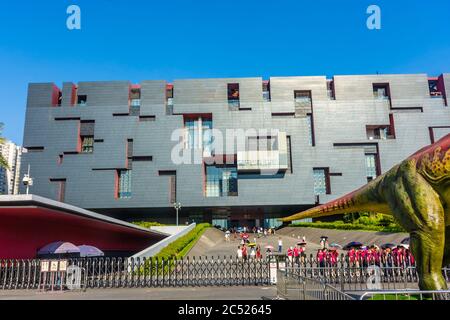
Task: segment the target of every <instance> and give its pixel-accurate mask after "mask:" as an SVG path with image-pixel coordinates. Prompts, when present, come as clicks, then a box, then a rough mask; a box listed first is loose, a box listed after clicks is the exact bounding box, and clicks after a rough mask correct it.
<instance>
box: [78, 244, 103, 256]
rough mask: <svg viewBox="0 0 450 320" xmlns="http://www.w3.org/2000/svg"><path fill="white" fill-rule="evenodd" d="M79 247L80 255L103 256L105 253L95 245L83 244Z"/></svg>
mask: <svg viewBox="0 0 450 320" xmlns="http://www.w3.org/2000/svg"><path fill="white" fill-rule="evenodd" d="M78 248H79V249H80V257H103V256H104V255H105V254H104V253H103V251H102V250H100V249H99V248H97V247H94V246H88V245H86V244H83V245H81V246H78Z"/></svg>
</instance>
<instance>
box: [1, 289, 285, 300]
mask: <svg viewBox="0 0 450 320" xmlns="http://www.w3.org/2000/svg"><path fill="white" fill-rule="evenodd" d="M276 295H277V290H276V287H275V286H242V287H239V286H234V287H183V288H117V289H87V290H86V291H85V292H79V291H76V292H75V291H73V292H70V291H64V292H60V291H58V292H49V291H48V292H40V291H38V290H5V291H2V290H0V300H22V299H26V300H91V299H95V300H260V299H262V297H266V298H274V297H276Z"/></svg>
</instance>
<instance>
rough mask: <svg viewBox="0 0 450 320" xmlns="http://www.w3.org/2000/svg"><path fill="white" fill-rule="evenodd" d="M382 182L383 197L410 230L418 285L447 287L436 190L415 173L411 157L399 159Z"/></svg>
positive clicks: (426, 288)
mask: <svg viewBox="0 0 450 320" xmlns="http://www.w3.org/2000/svg"><path fill="white" fill-rule="evenodd" d="M385 182H387V183H386V184H385V186H386V189H387V190H385V191H384V192H383V193H384V194H385V198H386V200H387V202H388V203H389V205H390V207H391V210H392V212H393V213H394V216H395V217H396V218H397V219H398V220H399V222H400V224H401V225H402V226H403V227H404V228H405V229H406V230H407V231H408V232H409V233H410V234H411V250H412V253H413V255H414V257H415V259H416V263H417V271H418V274H419V287H420V289H421V290H442V289H447V284H446V282H445V280H444V277H443V276H442V260H443V257H444V245H445V222H444V220H445V219H444V209H443V207H442V204H441V202H440V200H439V196H438V194H437V193H436V192H435V191H434V190H433V188H432V187H431V186H430V185H429V184H428V182H427V181H426V180H425V179H424V178H423V177H422V176H421V175H420V174H419V173H417V171H416V165H415V162H414V161H405V162H404V163H402V164H401V165H400V166H399V168H398V170H397V172H396V173H394V174H392V175H391V176H389V177H387V179H386V180H385ZM391 182H392V183H391Z"/></svg>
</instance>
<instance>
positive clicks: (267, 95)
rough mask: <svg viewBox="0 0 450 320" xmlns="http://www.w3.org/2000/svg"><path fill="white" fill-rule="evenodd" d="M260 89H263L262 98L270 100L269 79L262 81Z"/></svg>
mask: <svg viewBox="0 0 450 320" xmlns="http://www.w3.org/2000/svg"><path fill="white" fill-rule="evenodd" d="M262 91H263V100H264V101H266V102H270V82H269V81H263V83H262Z"/></svg>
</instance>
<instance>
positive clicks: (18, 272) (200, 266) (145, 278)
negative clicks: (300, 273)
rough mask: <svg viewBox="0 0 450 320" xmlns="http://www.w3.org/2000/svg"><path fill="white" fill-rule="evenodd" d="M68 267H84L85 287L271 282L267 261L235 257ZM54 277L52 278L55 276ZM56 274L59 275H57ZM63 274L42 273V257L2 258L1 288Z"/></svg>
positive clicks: (90, 261) (60, 280)
mask: <svg viewBox="0 0 450 320" xmlns="http://www.w3.org/2000/svg"><path fill="white" fill-rule="evenodd" d="M67 266H76V267H79V268H80V269H81V270H83V278H82V284H81V285H82V286H83V287H85V288H124V287H180V286H239V285H267V284H269V283H270V277H269V264H268V262H267V261H266V260H256V259H249V260H242V259H237V258H234V257H214V258H204V257H203V258H202V257H200V258H186V259H175V258H173V259H154V258H143V259H140V258H137V259H133V258H128V259H127V258H76V259H68V260H67ZM52 277H53V278H52ZM55 277H56V278H55ZM52 279H53V280H55V279H56V282H55V283H56V286H57V288H61V287H60V285H62V286H64V275H63V273H61V272H54V273H53V274H52V273H51V272H50V273H48V274H47V273H45V272H41V260H38V259H35V260H0V289H37V288H40V287H42V286H47V287H48V286H49V284H50V282H49V281H52Z"/></svg>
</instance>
